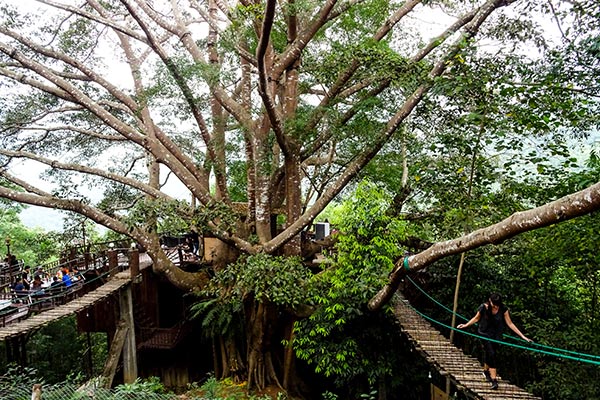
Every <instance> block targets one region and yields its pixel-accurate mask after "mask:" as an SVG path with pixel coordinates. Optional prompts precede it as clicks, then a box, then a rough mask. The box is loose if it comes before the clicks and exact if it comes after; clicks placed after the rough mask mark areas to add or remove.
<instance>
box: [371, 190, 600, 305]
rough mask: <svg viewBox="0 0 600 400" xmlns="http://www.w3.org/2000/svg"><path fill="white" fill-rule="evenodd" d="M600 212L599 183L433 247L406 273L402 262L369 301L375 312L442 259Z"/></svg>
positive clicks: (413, 261) (418, 256)
mask: <svg viewBox="0 0 600 400" xmlns="http://www.w3.org/2000/svg"><path fill="white" fill-rule="evenodd" d="M599 209H600V183H596V184H595V185H592V186H590V187H588V188H587V189H584V190H582V191H580V192H577V193H573V194H570V195H568V196H565V197H562V198H560V199H558V200H555V201H553V202H551V203H548V204H546V205H543V206H541V207H537V208H533V209H531V210H527V211H522V212H517V213H515V214H512V215H511V216H510V217H508V218H506V219H504V220H502V221H500V222H498V223H497V224H494V225H491V226H488V227H486V228H482V229H478V230H476V231H474V232H472V233H469V234H468V235H465V236H462V237H459V238H457V239H453V240H448V241H445V242H439V243H435V244H433V245H432V246H431V247H429V248H428V249H427V250H425V251H422V252H420V253H418V254H414V255H412V256H410V257H409V258H408V266H409V268H410V269H407V268H406V267H405V265H404V260H400V261H399V262H398V263H397V264H396V266H395V267H394V270H393V271H392V272H391V274H390V280H389V283H388V284H387V285H386V286H385V287H383V289H381V290H380V291H379V292H378V293H377V294H376V295H375V296H374V297H373V298H372V299H371V300H370V301H369V308H370V309H371V310H376V309H379V308H381V307H382V306H383V305H384V304H385V303H387V302H388V301H389V300H390V299H391V297H392V296H393V294H394V293H395V292H396V290H398V286H399V285H400V282H401V280H402V278H403V277H404V276H405V275H406V274H407V273H408V272H409V271H410V272H412V271H417V270H420V269H422V268H425V267H426V266H428V265H431V264H433V263H434V262H436V261H438V260H441V259H442V258H445V257H449V256H452V255H455V254H460V253H463V252H465V251H468V250H472V249H475V248H478V247H481V246H485V245H488V244H499V243H502V242H503V241H505V240H507V239H510V238H512V237H514V236H516V235H518V234H520V233H523V232H528V231H532V230H534V229H538V228H543V227H545V226H550V225H553V224H556V223H559V222H562V221H567V220H569V219H573V218H576V217H580V216H582V215H586V214H589V213H591V212H594V211H597V210H599Z"/></svg>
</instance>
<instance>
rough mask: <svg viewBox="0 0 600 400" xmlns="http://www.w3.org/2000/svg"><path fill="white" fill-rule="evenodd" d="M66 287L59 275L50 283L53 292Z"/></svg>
mask: <svg viewBox="0 0 600 400" xmlns="http://www.w3.org/2000/svg"><path fill="white" fill-rule="evenodd" d="M63 287H64V284H63V282H62V281H61V280H59V279H58V277H57V276H53V277H52V283H51V284H50V290H51V291H52V292H58V291H60V290H61V289H62V288H63Z"/></svg>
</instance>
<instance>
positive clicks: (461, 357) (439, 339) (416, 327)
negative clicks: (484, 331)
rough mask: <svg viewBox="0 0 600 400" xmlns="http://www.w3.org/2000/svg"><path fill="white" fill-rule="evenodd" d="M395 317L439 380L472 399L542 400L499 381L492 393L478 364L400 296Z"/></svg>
mask: <svg viewBox="0 0 600 400" xmlns="http://www.w3.org/2000/svg"><path fill="white" fill-rule="evenodd" d="M397 296H398V300H399V301H398V302H397V305H396V306H395V309H394V314H395V316H396V319H397V320H398V322H400V325H401V328H402V331H403V332H404V333H405V334H406V335H407V336H408V338H409V340H410V341H411V342H412V343H413V345H414V346H415V348H416V349H417V350H418V351H419V352H420V353H421V354H422V355H423V356H424V357H425V358H426V360H427V362H429V363H430V364H432V365H433V366H435V367H436V369H437V370H438V371H439V372H440V374H441V375H442V376H446V377H448V378H450V380H451V381H452V382H453V383H454V385H456V387H457V388H458V389H459V390H461V391H463V392H464V393H465V394H466V395H467V396H468V397H470V398H473V399H489V400H508V399H519V400H541V398H540V397H536V396H534V395H532V394H531V393H528V392H526V391H525V390H523V389H521V388H520V387H518V386H515V385H512V384H510V383H508V382H507V381H503V380H502V379H500V377H498V383H499V388H498V389H496V390H492V388H491V384H490V383H489V382H487V381H485V379H484V377H483V373H482V372H483V368H482V366H481V364H480V363H479V361H478V360H477V359H475V358H473V357H470V356H467V355H465V354H464V353H463V352H462V351H461V350H460V349H458V348H456V347H454V346H453V345H452V344H451V343H450V341H449V340H448V339H446V337H445V336H444V335H442V334H441V333H440V332H439V331H437V330H436V329H435V328H434V327H432V326H431V325H430V324H429V322H427V321H426V320H425V319H424V318H423V317H421V316H420V315H419V314H418V313H416V312H415V310H414V309H413V308H412V307H411V306H410V304H408V300H406V299H405V298H404V297H403V296H401V295H400V294H399V293H398V294H397Z"/></svg>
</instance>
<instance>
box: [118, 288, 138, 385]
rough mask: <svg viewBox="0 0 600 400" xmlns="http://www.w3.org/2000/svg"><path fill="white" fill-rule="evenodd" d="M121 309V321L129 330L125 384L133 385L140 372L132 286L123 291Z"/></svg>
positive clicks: (125, 352) (125, 345)
mask: <svg viewBox="0 0 600 400" xmlns="http://www.w3.org/2000/svg"><path fill="white" fill-rule="evenodd" d="M119 308H120V310H121V321H123V322H124V323H125V327H126V328H127V334H126V336H125V343H124V344H123V382H125V383H133V382H134V381H135V380H136V378H137V377H138V375H137V374H138V371H137V353H136V345H135V322H134V320H133V300H132V295H131V285H127V286H126V287H125V288H124V289H123V290H121V292H120V296H119Z"/></svg>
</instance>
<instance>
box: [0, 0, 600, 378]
mask: <svg viewBox="0 0 600 400" xmlns="http://www.w3.org/2000/svg"><path fill="white" fill-rule="evenodd" d="M36 4H37V5H38V6H39V7H38V8H36V7H31V3H23V4H21V3H18V4H3V5H2V6H0V7H1V8H2V9H1V11H2V17H1V18H2V19H1V23H0V85H1V87H2V90H3V92H4V93H5V95H4V96H3V97H2V99H0V141H1V142H2V146H0V162H1V164H2V168H1V169H0V176H1V177H2V178H3V181H2V183H1V185H0V197H2V198H5V199H9V200H12V201H16V202H19V203H25V204H35V205H39V206H43V207H51V208H57V209H63V210H69V211H73V212H75V213H78V214H81V215H82V216H84V217H86V218H88V219H89V220H92V221H95V222H96V223H99V224H101V225H104V226H106V227H107V228H109V229H111V230H113V231H115V232H118V233H120V234H124V235H128V236H130V237H131V238H133V239H134V240H136V241H137V242H138V243H140V245H141V246H143V247H144V248H145V249H146V250H147V251H148V253H149V254H150V256H151V257H152V259H153V268H154V270H155V271H156V272H157V273H163V274H164V275H165V276H166V277H167V278H168V279H169V280H170V281H171V282H172V283H173V284H175V285H177V286H179V287H180V288H182V289H185V290H188V291H198V292H200V291H202V290H210V287H209V286H207V285H208V282H209V279H210V275H209V274H208V273H206V272H203V271H202V272H186V271H184V270H182V269H180V268H178V267H177V266H176V265H174V264H173V263H172V262H171V261H170V260H169V259H168V257H167V256H166V255H165V253H164V251H163V249H162V248H161V246H160V234H161V233H166V232H169V233H183V232H186V231H190V230H197V231H200V232H201V233H202V234H205V235H211V236H213V237H216V238H218V239H220V241H221V243H222V246H221V247H220V248H219V251H218V252H217V254H216V256H215V257H214V259H213V264H214V266H215V267H216V268H217V269H218V270H223V271H224V272H225V273H227V272H228V271H229V270H227V269H225V267H226V266H227V267H231V268H234V266H233V262H235V261H236V259H237V257H238V256H239V255H240V254H243V255H244V257H247V256H248V257H247V258H244V259H245V260H246V261H248V260H250V261H248V262H250V263H252V264H253V265H254V266H256V267H260V268H263V269H257V270H254V271H255V272H256V273H257V274H261V273H265V272H264V271H269V274H271V273H272V272H273V271H272V268H285V266H286V265H288V264H287V263H286V262H283V261H281V260H279V259H276V258H274V259H273V260H275V261H273V260H270V261H269V259H266V260H265V259H263V258H262V255H263V254H267V255H271V256H274V257H275V256H282V255H283V256H294V257H295V256H299V257H305V259H307V260H309V259H311V257H312V255H314V252H312V250H311V249H310V248H309V246H307V243H306V242H303V241H302V240H301V239H302V234H301V233H302V232H303V231H305V230H307V228H309V227H310V225H311V224H312V222H313V221H314V220H315V218H317V216H318V215H319V214H320V213H322V212H323V211H324V210H325V208H326V207H327V206H328V205H329V204H331V203H332V202H333V201H335V200H336V199H337V198H338V197H339V195H340V194H342V193H343V192H344V191H345V190H347V189H349V188H350V187H352V185H354V184H355V183H356V182H358V180H360V179H361V178H362V177H364V176H366V175H369V174H371V175H373V176H377V179H378V180H380V181H381V182H382V184H383V185H385V187H386V189H387V190H389V192H390V193H393V194H394V201H393V205H394V207H392V208H393V210H389V212H390V213H403V215H404V216H405V217H406V219H407V220H410V219H411V218H414V219H418V218H421V217H423V216H426V215H429V216H431V215H434V216H435V217H436V218H438V221H439V219H443V220H445V221H448V223H447V224H445V225H443V226H442V225H436V228H435V231H428V232H427V233H428V235H427V236H428V237H427V240H429V243H428V245H427V246H421V247H419V246H417V247H412V248H411V249H412V250H413V252H414V254H412V255H410V257H409V258H408V259H407V262H406V263H405V262H404V261H403V260H402V259H401V260H400V262H398V263H397V264H396V266H395V267H394V268H393V270H392V273H391V275H390V280H389V282H388V283H387V284H386V285H385V286H384V287H383V289H382V290H381V291H380V292H379V293H378V294H377V295H376V296H374V297H373V298H371V299H370V302H369V305H370V307H371V309H377V308H380V307H381V306H382V305H383V304H385V302H386V301H387V300H388V299H389V298H390V296H391V294H393V293H394V291H395V290H396V289H397V285H398V282H399V280H400V278H401V277H402V276H403V275H404V274H405V273H406V268H405V266H406V264H408V266H409V268H410V269H411V270H415V269H421V268H424V267H425V266H427V265H430V264H432V263H433V262H434V261H436V260H440V259H443V258H444V257H448V256H450V255H454V254H459V253H461V252H464V251H467V250H470V249H474V248H477V247H479V246H483V245H486V244H496V243H500V242H502V241H504V240H506V239H508V238H510V237H513V236H515V235H517V234H519V233H523V232H526V231H529V230H533V229H536V228H540V227H543V226H548V225H552V224H555V223H557V222H560V221H563V220H567V219H572V218H575V217H578V216H582V215H584V214H588V213H590V212H593V211H595V210H597V209H598V208H599V207H600V183H598V180H597V179H588V180H587V181H585V184H582V185H580V186H577V187H572V190H569V191H565V192H564V193H561V195H562V196H565V197H560V196H559V195H558V193H556V192H555V193H553V194H552V195H549V196H547V197H546V198H545V199H542V198H541V197H536V198H535V201H534V200H533V197H531V196H527V195H526V193H524V192H522V191H523V190H525V189H526V188H529V190H534V188H535V186H536V185H540V182H542V181H534V180H533V178H532V177H533V176H537V175H536V173H545V172H556V173H557V174H560V173H562V172H564V171H567V172H568V168H574V167H576V165H577V162H576V161H577V160H576V159H574V158H573V157H572V156H571V155H570V154H569V153H568V151H567V150H566V148H567V146H566V144H567V143H568V141H569V140H571V139H573V138H581V137H585V136H586V135H588V134H589V132H590V131H591V130H593V129H594V128H597V112H598V106H597V97H598V95H599V90H600V88H599V87H598V85H597V82H598V80H597V77H598V71H599V68H598V67H599V65H598V63H599V61H598V60H599V58H598V57H597V55H598V32H597V22H598V18H599V11H598V9H599V6H598V5H597V4H596V2H594V1H592V0H582V1H576V2H572V1H550V2H546V3H544V4H539V2H534V1H527V0H519V1H517V0H485V1H484V0H482V1H456V2H452V1H450V2H449V1H422V0H407V1H387V0H326V1H312V0H289V1H285V2H276V1H274V0H266V1H264V2H262V1H255V2H251V1H247V0H241V1H239V2H235V1H231V2H228V1H223V0H208V1H206V2H198V1H196V0H187V1H171V2H167V1H164V2H162V1H154V2H147V1H145V0H120V1H116V0H109V1H102V2H100V1H96V0H85V1H83V2H82V4H81V5H80V6H74V5H72V4H71V3H70V2H67V1H62V2H61V1H55V0H38V1H37V2H36ZM547 21H552V22H551V23H548V22H547ZM427 24H430V25H429V26H430V27H431V28H428V25H427ZM588 28H589V29H588ZM34 164H35V165H38V164H39V165H43V166H45V168H46V171H45V172H44V173H43V175H42V176H40V177H32V176H29V175H28V174H27V166H28V165H34ZM547 176H551V175H545V177H547ZM507 177H512V178H514V179H508V178H507ZM527 181H529V182H528V183H529V184H530V186H528V187H527V186H526V185H519V186H518V190H517V191H514V192H511V191H510V190H499V188H502V189H506V188H510V187H511V185H514V184H515V182H519V184H521V183H523V182H527ZM561 181H562V182H564V180H561ZM173 182H179V183H181V184H182V187H184V188H185V195H183V196H181V195H176V194H175V193H174V192H173V189H172V187H173V186H172V183H173ZM547 182H548V181H546V183H547ZM581 183H583V181H581ZM514 187H517V186H516V185H515V186H513V188H514ZM500 196H506V197H505V198H503V199H502V201H499V200H500V199H499V197H500ZM524 199H527V201H520V200H524ZM527 208H529V210H526V209H527ZM469 209H471V210H473V209H475V210H479V211H481V212H482V214H481V216H482V218H478V219H475V218H473V215H472V214H470V211H469ZM486 211H489V212H487V214H485V212H486ZM517 211H518V213H516V214H513V213H515V212H517ZM484 214H485V215H484ZM511 214H512V215H511ZM365 218H369V217H367V215H365ZM498 221H500V222H498ZM451 222H456V223H451ZM433 226H434V225H430V226H429V227H433ZM373 227H374V228H376V226H373ZM424 228H427V227H424ZM353 229H357V231H358V232H359V234H360V235H363V234H364V233H365V232H362V231H361V229H366V230H367V231H368V230H369V229H371V227H367V226H365V227H363V228H360V227H353ZM421 232H423V231H421ZM371 233H374V232H371ZM418 234H419V232H418V231H417V230H415V235H418ZM409 239H411V238H408V237H404V238H403V240H409ZM413 243H415V242H414V241H413ZM399 245H400V244H399ZM346 246H348V248H347V251H348V252H349V253H350V254H352V249H351V248H350V247H351V246H350V245H349V244H346ZM425 247H427V249H426V250H423V249H424V248H425ZM420 250H423V251H420ZM394 254H395V255H396V256H399V254H396V253H394ZM277 260H278V261H277ZM394 261H396V260H394ZM277 266H279V267H277ZM260 271H262V272H260ZM294 271H298V274H303V273H304V272H303V270H302V269H300V268H298V269H294ZM259 276H260V275H259ZM272 276H277V274H275V273H274V272H273V275H272ZM221 278H222V279H223V282H224V283H226V284H233V285H235V284H237V283H240V284H241V283H244V282H245V281H243V280H241V278H239V277H238V278H239V280H237V281H236V280H233V282H234V283H232V280H229V279H225V278H226V276H225V277H223V276H221ZM254 278H256V277H255V276H249V277H248V279H250V281H251V282H252V285H248V286H244V288H245V290H247V293H249V295H248V296H246V297H244V300H245V301H249V299H251V300H252V301H254V302H255V305H254V306H253V308H252V312H249V311H248V315H252V316H253V318H252V319H251V320H249V321H247V324H248V325H247V326H246V330H247V332H249V335H250V334H251V337H252V338H258V337H260V336H261V335H270V334H273V331H272V330H270V328H269V327H268V326H267V325H263V326H260V327H259V326H258V324H259V323H261V322H260V321H263V323H264V321H265V320H264V319H261V318H258V316H260V315H262V316H268V317H269V318H273V317H274V316H275V314H274V311H273V310H274V307H289V306H290V305H292V306H296V305H297V304H296V303H295V302H296V300H295V299H296V297H294V301H293V303H294V304H289V303H286V302H284V301H281V298H280V296H281V293H278V294H276V293H274V292H269V291H268V290H265V288H264V287H263V286H260V285H257V281H256V280H255V279H254ZM292 278H293V277H290V279H289V280H286V282H288V283H289V282H294V279H292ZM297 278H298V277H296V278H295V279H297ZM334 278H335V277H334ZM286 279H287V277H286ZM375 280H376V281H378V280H377V279H375ZM378 282H379V281H378ZM244 284H246V283H244ZM290 286H293V284H290ZM259 290H260V291H261V292H260V293H261V295H258V291H259ZM253 291H256V293H255V292H253ZM212 293H213V294H214V293H219V292H218V291H213V292H212ZM268 293H271V294H272V295H277V296H278V298H277V301H276V302H274V301H271V300H272V299H271V300H269V298H268V297H267V294H268ZM291 300H292V299H288V301H290V302H291ZM363 300H365V299H363ZM291 308H294V307H291ZM295 308H296V309H295V310H287V311H288V312H292V311H293V312H295V313H296V314H297V315H296V317H299V315H300V314H302V313H301V312H300V310H299V308H298V307H295ZM288 322H289V323H293V322H294V320H293V319H291V320H290V321H288ZM253 324H254V325H253ZM287 339H291V337H288V338H287ZM261 343H262V342H261ZM269 354H270V353H269V349H266V348H265V347H261V346H258V347H252V349H251V350H248V355H247V365H248V369H249V374H248V375H249V376H250V382H251V384H257V385H258V386H262V385H264V384H267V383H268V382H269V381H277V374H276V373H275V371H274V367H273V365H272V363H270V361H269V357H270V356H269ZM287 376H288V375H287V374H284V377H287ZM286 382H287V380H286V379H285V378H284V386H286Z"/></svg>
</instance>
